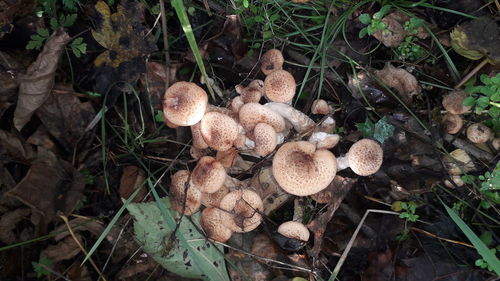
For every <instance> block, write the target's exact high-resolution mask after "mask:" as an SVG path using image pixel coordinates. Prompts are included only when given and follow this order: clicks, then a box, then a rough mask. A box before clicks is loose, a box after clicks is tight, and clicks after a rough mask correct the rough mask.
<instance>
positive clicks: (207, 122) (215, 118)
mask: <svg viewBox="0 0 500 281" xmlns="http://www.w3.org/2000/svg"><path fill="white" fill-rule="evenodd" d="M200 131H201V135H202V136H203V139H204V140H205V142H206V143H207V144H208V146H210V147H211V148H213V149H215V150H218V151H224V150H228V149H230V148H231V146H233V142H234V141H235V140H236V138H237V137H238V123H236V121H234V119H233V118H231V117H229V116H228V115H226V114H222V113H219V112H215V111H213V112H207V113H205V116H203V119H201V127H200Z"/></svg>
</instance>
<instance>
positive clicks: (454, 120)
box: [441, 113, 464, 135]
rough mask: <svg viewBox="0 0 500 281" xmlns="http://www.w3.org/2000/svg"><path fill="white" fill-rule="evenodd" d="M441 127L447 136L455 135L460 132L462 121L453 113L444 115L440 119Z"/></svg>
mask: <svg viewBox="0 0 500 281" xmlns="http://www.w3.org/2000/svg"><path fill="white" fill-rule="evenodd" d="M441 125H442V126H443V130H444V131H445V132H447V133H448V134H452V135H453V134H456V133H458V132H460V129H462V126H463V125H464V121H463V120H462V118H460V115H456V114H453V113H446V114H445V115H444V116H443V119H441Z"/></svg>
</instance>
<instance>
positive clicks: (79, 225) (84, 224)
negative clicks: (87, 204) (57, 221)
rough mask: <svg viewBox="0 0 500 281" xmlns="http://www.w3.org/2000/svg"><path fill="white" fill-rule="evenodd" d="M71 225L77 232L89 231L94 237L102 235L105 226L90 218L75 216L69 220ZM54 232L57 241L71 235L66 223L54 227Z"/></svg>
mask: <svg viewBox="0 0 500 281" xmlns="http://www.w3.org/2000/svg"><path fill="white" fill-rule="evenodd" d="M69 225H70V226H71V229H72V230H73V232H75V233H76V232H81V231H89V232H90V233H92V234H93V236H94V237H99V235H101V233H102V232H103V231H104V226H103V225H102V224H101V223H99V222H97V221H94V220H90V219H84V218H75V219H72V220H70V221H69ZM52 233H53V234H56V236H54V240H56V241H59V240H61V239H63V238H64V237H66V236H68V235H69V231H68V228H67V227H66V225H65V224H62V225H60V226H59V227H57V228H56V229H54V230H53V231H52Z"/></svg>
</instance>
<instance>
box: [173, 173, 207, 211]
mask: <svg viewBox="0 0 500 281" xmlns="http://www.w3.org/2000/svg"><path fill="white" fill-rule="evenodd" d="M171 180H172V182H171V184H170V196H171V200H170V203H171V206H172V209H174V210H176V211H177V212H179V213H181V214H182V213H184V215H186V216H191V215H192V214H194V213H196V212H197V211H198V210H199V209H200V206H201V196H202V194H201V191H200V190H199V189H198V188H196V187H195V186H193V185H189V184H188V182H189V171H187V170H180V171H178V172H176V173H175V174H174V175H172V178H171ZM186 194H187V196H186Z"/></svg>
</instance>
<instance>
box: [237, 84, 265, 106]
mask: <svg viewBox="0 0 500 281" xmlns="http://www.w3.org/2000/svg"><path fill="white" fill-rule="evenodd" d="M240 96H241V100H242V101H243V103H249V102H259V101H260V98H261V97H262V90H261V89H257V88H253V87H246V88H245V89H243V90H242V91H241V94H240Z"/></svg>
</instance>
